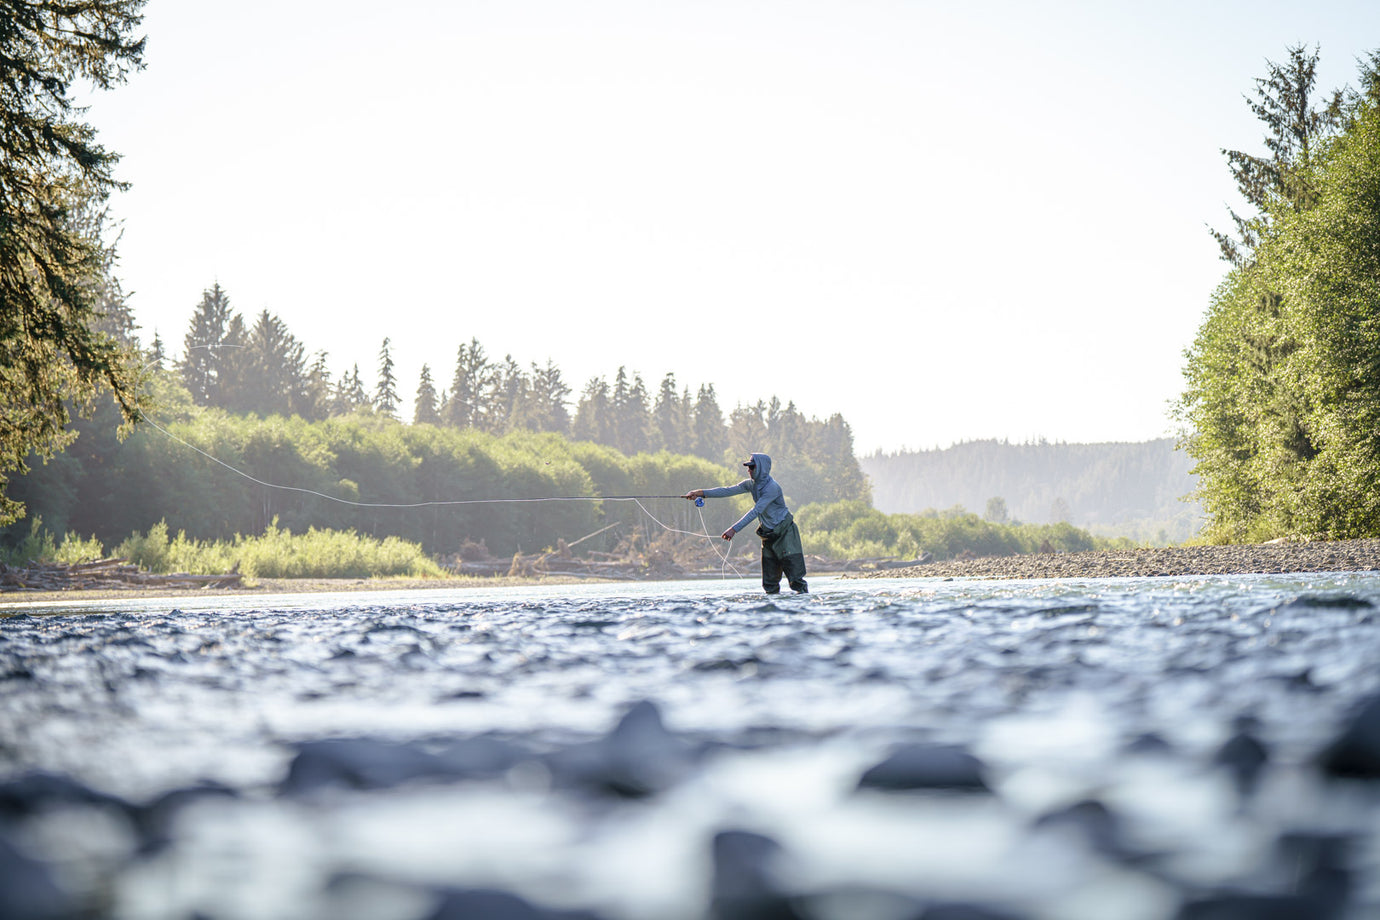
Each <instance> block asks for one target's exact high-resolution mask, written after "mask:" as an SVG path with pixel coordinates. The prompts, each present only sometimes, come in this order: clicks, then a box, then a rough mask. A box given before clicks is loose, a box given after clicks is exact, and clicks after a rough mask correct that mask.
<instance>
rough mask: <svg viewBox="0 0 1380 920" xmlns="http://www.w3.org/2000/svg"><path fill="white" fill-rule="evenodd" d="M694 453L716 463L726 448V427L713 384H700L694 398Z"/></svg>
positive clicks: (721, 458) (722, 457)
mask: <svg viewBox="0 0 1380 920" xmlns="http://www.w3.org/2000/svg"><path fill="white" fill-rule="evenodd" d="M694 426H695V455H696V456H698V457H703V458H705V459H706V460H712V461H714V462H715V463H718V462H720V461H722V460H723V459H724V451H725V450H727V449H728V428H727V426H725V425H724V414H723V410H722V409H720V408H719V400H718V397H717V396H716V395H715V394H714V384H712V383H707V384H701V385H700V389H699V393H698V394H697V395H696V398H695V419H694Z"/></svg>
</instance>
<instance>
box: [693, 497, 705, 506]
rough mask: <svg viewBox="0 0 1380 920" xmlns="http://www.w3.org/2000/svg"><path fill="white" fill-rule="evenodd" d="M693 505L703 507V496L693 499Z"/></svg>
mask: <svg viewBox="0 0 1380 920" xmlns="http://www.w3.org/2000/svg"><path fill="white" fill-rule="evenodd" d="M695 507H696V508H703V507H704V499H703V498H697V499H695Z"/></svg>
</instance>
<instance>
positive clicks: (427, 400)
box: [412, 364, 441, 425]
mask: <svg viewBox="0 0 1380 920" xmlns="http://www.w3.org/2000/svg"><path fill="white" fill-rule="evenodd" d="M415 405H416V408H415V409H414V410H413V412H412V423H413V424H414V425H438V424H440V422H441V413H440V410H439V407H438V406H437V403H436V385H435V384H433V383H432V382H431V367H430V365H426V364H423V365H422V377H421V381H420V382H419V383H418V384H417V399H416V403H415Z"/></svg>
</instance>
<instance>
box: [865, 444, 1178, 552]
mask: <svg viewBox="0 0 1380 920" xmlns="http://www.w3.org/2000/svg"><path fill="white" fill-rule="evenodd" d="M858 462H859V465H860V466H861V467H862V471H863V473H864V474H866V475H867V477H868V478H869V479H870V480H871V482H872V503H873V505H874V506H875V507H876V508H877V509H878V510H879V511H883V512H886V513H888V514H896V513H919V512H923V511H927V510H939V511H942V510H946V509H949V508H953V507H954V506H956V505H961V506H962V507H964V508H965V509H967V510H968V511H972V512H974V513H976V514H979V515H982V514H985V513H986V511H987V507H988V501H989V500H990V499H992V498H1000V499H1002V500H1004V501H1005V503H1006V511H1007V514H1008V516H1009V518H1010V519H1011V520H1019V521H1026V522H1028V523H1034V524H1042V523H1054V522H1057V521H1060V520H1066V521H1068V522H1069V523H1071V524H1073V525H1075V526H1077V527H1085V528H1088V529H1090V530H1092V531H1093V532H1095V533H1099V534H1107V535H1116V536H1129V537H1132V538H1135V539H1138V540H1142V541H1147V542H1158V543H1164V542H1176V543H1177V542H1182V541H1183V540H1186V539H1188V538H1189V537H1191V536H1192V535H1193V534H1195V533H1196V532H1197V531H1198V529H1199V527H1200V526H1201V524H1202V521H1203V513H1202V509H1201V508H1200V507H1199V506H1198V504H1197V503H1196V502H1188V501H1184V500H1183V498H1184V497H1185V496H1187V495H1189V494H1190V493H1191V492H1192V491H1193V489H1194V486H1195V484H1196V482H1195V480H1196V477H1195V476H1194V475H1193V474H1192V473H1191V472H1189V470H1190V469H1191V468H1192V466H1193V459H1192V458H1191V457H1189V456H1187V455H1186V454H1184V453H1183V452H1182V451H1178V450H1175V448H1174V440H1173V439H1172V438H1160V439H1157V440H1153V441H1140V442H1129V443H1123V442H1106V443H1098V444H1066V443H1057V442H1056V443H1050V442H1047V441H1038V442H1034V443H1028V444H1012V443H1010V442H1008V441H997V440H995V439H993V440H983V441H965V442H963V443H961V444H955V445H954V446H953V447H947V448H942V449H936V450H920V451H900V452H897V453H893V454H883V453H881V452H878V453H875V454H872V455H871V456H866V457H860V458H859V460H858Z"/></svg>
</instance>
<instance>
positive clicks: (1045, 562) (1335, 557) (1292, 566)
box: [846, 540, 1380, 578]
mask: <svg viewBox="0 0 1380 920" xmlns="http://www.w3.org/2000/svg"><path fill="white" fill-rule="evenodd" d="M1375 571H1380V540H1327V541H1322V540H1319V541H1312V542H1308V543H1260V544H1238V545H1231V546H1171V547H1160V548H1154V549H1129V550H1115V551H1109V552H1088V553H1032V554H1027V555H1021V556H984V557H980V558H976V559H955V560H949V561H945V562H929V563H925V564H923V565H915V566H910V567H908V568H904V569H891V570H888V571H884V572H877V573H867V574H864V575H850V576H846V577H853V578H1152V577H1155V576H1183V575H1279V574H1287V573H1301V572H1375Z"/></svg>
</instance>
